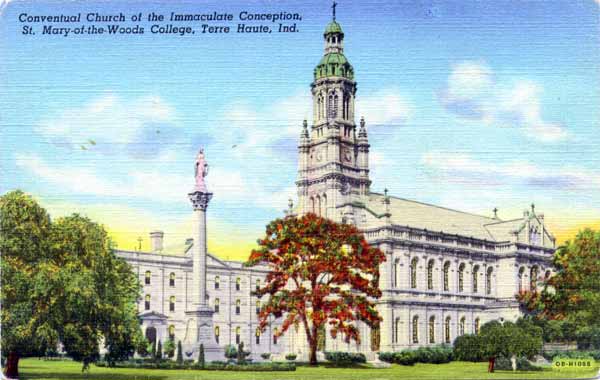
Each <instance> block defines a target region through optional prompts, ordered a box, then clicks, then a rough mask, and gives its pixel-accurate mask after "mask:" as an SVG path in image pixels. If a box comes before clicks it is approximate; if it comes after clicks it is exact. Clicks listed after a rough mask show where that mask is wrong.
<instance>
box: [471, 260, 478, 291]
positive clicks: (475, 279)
mask: <svg viewBox="0 0 600 380" xmlns="http://www.w3.org/2000/svg"><path fill="white" fill-rule="evenodd" d="M472 274H473V281H472V283H473V293H477V287H478V279H479V265H475V266H474V267H473V273H472Z"/></svg>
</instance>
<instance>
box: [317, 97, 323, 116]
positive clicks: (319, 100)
mask: <svg viewBox="0 0 600 380" xmlns="http://www.w3.org/2000/svg"><path fill="white" fill-rule="evenodd" d="M317 116H318V118H319V119H322V118H323V95H322V94H319V97H318V98H317Z"/></svg>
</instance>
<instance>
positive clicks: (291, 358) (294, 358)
mask: <svg viewBox="0 0 600 380" xmlns="http://www.w3.org/2000/svg"><path fill="white" fill-rule="evenodd" d="M297 357H298V355H296V354H287V355H285V360H289V361H294V360H296V358H297Z"/></svg>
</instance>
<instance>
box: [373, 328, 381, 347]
mask: <svg viewBox="0 0 600 380" xmlns="http://www.w3.org/2000/svg"><path fill="white" fill-rule="evenodd" d="M380 343H381V329H380V328H379V326H377V327H373V328H371V351H379V345H380Z"/></svg>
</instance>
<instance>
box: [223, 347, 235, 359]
mask: <svg viewBox="0 0 600 380" xmlns="http://www.w3.org/2000/svg"><path fill="white" fill-rule="evenodd" d="M224 353H225V357H226V358H227V359H229V360H234V359H237V356H238V354H237V348H235V346H234V345H232V344H228V345H227V346H225V352H224Z"/></svg>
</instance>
